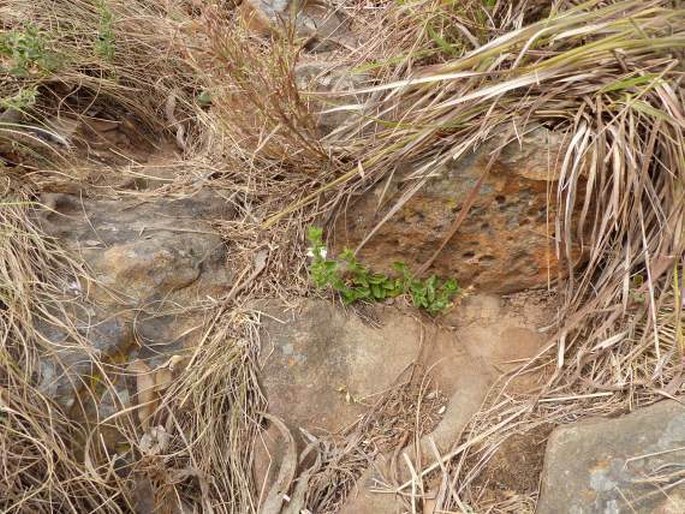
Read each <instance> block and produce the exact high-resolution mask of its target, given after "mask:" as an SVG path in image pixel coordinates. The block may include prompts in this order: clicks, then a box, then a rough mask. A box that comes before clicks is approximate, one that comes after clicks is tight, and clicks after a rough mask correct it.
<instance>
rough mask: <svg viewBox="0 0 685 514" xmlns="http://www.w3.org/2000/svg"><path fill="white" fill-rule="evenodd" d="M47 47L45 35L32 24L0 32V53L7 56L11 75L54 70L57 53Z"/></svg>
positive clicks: (56, 63)
mask: <svg viewBox="0 0 685 514" xmlns="http://www.w3.org/2000/svg"><path fill="white" fill-rule="evenodd" d="M47 47H48V41H47V37H46V35H45V34H44V33H43V32H40V31H39V30H38V29H37V28H36V27H34V26H33V25H27V26H26V27H24V29H23V30H12V31H9V32H5V33H3V34H0V55H1V56H5V57H8V58H9V61H10V63H11V64H10V68H9V72H10V73H12V74H13V75H17V76H24V75H27V74H28V73H29V72H35V71H54V70H55V69H56V68H57V65H58V59H57V55H56V54H55V53H53V52H51V51H49V50H48V49H47Z"/></svg>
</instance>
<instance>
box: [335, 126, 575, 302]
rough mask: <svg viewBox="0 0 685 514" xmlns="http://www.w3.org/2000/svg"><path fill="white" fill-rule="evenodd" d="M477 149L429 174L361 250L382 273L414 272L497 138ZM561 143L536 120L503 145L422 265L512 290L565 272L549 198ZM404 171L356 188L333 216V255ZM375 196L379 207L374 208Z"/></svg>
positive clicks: (371, 221) (385, 201)
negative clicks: (395, 268)
mask: <svg viewBox="0 0 685 514" xmlns="http://www.w3.org/2000/svg"><path fill="white" fill-rule="evenodd" d="M492 139H493V142H492V143H488V144H486V145H483V146H482V147H481V148H480V149H478V150H477V151H475V152H474V153H472V154H470V155H468V156H465V157H463V158H461V159H460V160H458V161H456V162H452V163H450V164H449V165H447V166H445V167H443V168H442V169H438V170H435V171H434V172H432V176H431V178H430V179H429V180H428V182H427V183H426V184H425V186H424V187H423V188H421V189H420V190H419V191H418V192H417V193H416V194H414V195H413V196H412V197H411V199H410V200H409V201H407V202H406V203H405V204H404V205H403V206H402V207H401V209H399V211H398V212H397V213H395V215H394V216H392V217H391V218H390V219H389V220H388V221H387V222H386V223H385V224H383V225H382V226H381V227H380V228H379V229H378V231H377V232H376V233H375V234H374V235H373V236H372V237H371V239H370V240H369V241H368V242H367V243H366V244H364V246H363V247H362V248H361V249H360V250H359V252H358V256H359V258H360V260H361V261H362V262H364V263H365V264H367V265H369V266H370V267H372V268H373V269H375V270H378V271H389V270H391V267H392V264H393V263H394V262H397V261H403V262H406V263H407V264H408V265H409V266H410V268H411V269H413V270H414V271H415V272H416V271H417V270H419V269H420V268H421V266H422V265H423V264H424V263H426V262H427V261H429V260H430V259H431V256H432V255H433V254H434V252H435V251H436V250H437V248H438V247H439V246H440V245H441V243H442V242H443V241H444V240H445V239H446V238H447V236H448V235H449V233H450V228H451V227H452V226H453V224H454V222H455V220H456V219H457V217H458V216H459V215H460V212H461V211H462V208H463V206H464V204H465V203H467V202H468V198H469V195H470V193H471V191H473V190H474V188H476V186H477V184H478V182H479V180H480V179H481V177H482V176H483V174H484V173H485V170H486V167H487V163H488V161H489V159H490V155H491V152H492V150H493V148H494V147H495V145H498V144H501V143H502V142H501V141H498V140H497V138H492ZM566 144H567V142H566V141H564V138H563V136H562V135H560V134H557V133H555V132H552V131H550V130H548V129H546V128H544V127H535V128H534V129H533V130H531V131H529V132H528V133H527V134H526V135H524V136H523V137H522V138H521V139H520V142H519V141H514V142H511V143H509V144H508V145H506V146H505V147H504V148H503V150H502V152H501V154H500V156H499V157H498V158H497V160H496V162H495V164H494V166H493V167H492V169H491V170H490V171H489V173H487V175H486V177H485V178H484V180H483V181H482V183H481V184H480V187H479V188H478V190H477V194H476V196H475V201H474V202H473V204H472V206H471V208H470V209H469V210H468V215H467V216H466V218H465V219H464V221H463V223H462V224H461V225H460V226H459V229H458V231H457V233H456V234H455V235H454V236H453V237H451V238H450V239H449V241H448V242H447V244H446V245H445V247H444V249H443V250H442V252H440V254H439V255H438V256H437V257H436V259H435V260H434V261H433V263H432V265H431V266H430V267H429V268H428V270H427V273H429V274H430V273H436V274H438V275H441V276H445V277H447V276H450V277H456V278H457V279H458V281H459V283H460V285H462V286H471V285H472V286H475V287H476V289H478V290H480V291H484V292H494V293H510V292H514V291H520V290H523V289H527V288H533V287H539V286H545V285H547V284H548V283H549V282H550V281H552V280H555V279H557V278H558V277H559V275H560V274H563V270H564V269H565V266H563V265H562V263H561V262H560V259H559V258H558V256H557V252H556V244H555V226H554V216H555V212H554V205H555V200H556V190H557V181H558V179H559V172H560V167H561V163H562V161H563V156H564V152H565V148H566ZM408 174H409V173H408V172H405V173H404V174H398V176H396V177H395V178H394V179H393V182H392V183H391V184H390V185H389V187H388V184H387V183H385V182H383V183H380V184H378V185H377V186H376V187H375V188H374V189H371V190H370V191H368V192H366V193H364V194H362V195H361V197H360V198H358V200H357V201H356V202H355V203H353V204H351V205H350V206H349V207H348V208H347V210H346V212H345V213H344V214H342V215H340V216H339V218H338V221H337V224H336V226H335V230H334V244H333V246H334V253H337V252H339V251H341V250H342V249H343V248H344V247H350V248H356V247H357V246H358V245H359V244H360V242H362V241H363V240H364V238H365V237H366V236H367V235H368V234H369V233H370V232H371V231H372V230H373V228H374V227H375V226H376V225H377V224H378V223H379V221H381V220H382V219H383V218H384V216H386V214H387V213H388V212H389V210H390V209H392V207H393V206H394V205H395V204H396V202H397V200H398V199H399V198H400V197H401V196H402V194H403V193H404V191H405V190H406V188H407V187H411V186H412V185H413V182H412V181H410V180H407V178H408ZM379 204H380V207H379Z"/></svg>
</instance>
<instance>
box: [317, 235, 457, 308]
mask: <svg viewBox="0 0 685 514" xmlns="http://www.w3.org/2000/svg"><path fill="white" fill-rule="evenodd" d="M308 237H309V243H310V244H311V256H312V264H311V268H310V272H311V276H312V281H313V282H314V285H316V286H317V287H319V288H323V287H331V288H332V289H333V290H334V291H337V292H338V293H340V296H341V297H342V299H343V301H344V302H345V303H348V304H349V303H352V302H355V301H358V300H366V301H371V302H379V301H383V300H385V299H387V298H394V297H396V296H400V295H403V294H408V295H409V296H410V298H411V300H412V303H413V304H414V305H415V306H416V307H417V308H419V309H423V310H425V311H426V312H428V313H429V314H430V315H432V316H435V315H436V314H439V313H440V312H443V311H445V310H446V309H448V308H449V307H451V306H452V300H453V299H454V297H455V296H456V295H457V293H458V292H459V287H458V286H457V282H456V281H455V280H453V279H449V280H445V281H442V280H440V279H439V278H438V277H437V276H435V275H433V276H431V277H429V278H427V279H425V280H419V279H416V278H415V277H413V276H412V274H411V272H410V271H409V268H408V267H407V265H406V264H405V263H402V262H398V263H395V264H394V266H393V267H394V269H395V271H397V276H394V277H391V276H388V275H385V274H383V273H374V272H372V271H371V270H370V269H369V268H368V267H366V266H364V265H363V264H361V263H360V262H359V260H358V259H357V257H356V256H355V255H354V252H353V251H352V250H349V249H345V250H344V251H343V252H342V253H341V254H340V256H339V258H338V259H329V258H327V250H326V247H325V245H324V243H323V231H322V229H321V228H318V227H310V229H309V233H308Z"/></svg>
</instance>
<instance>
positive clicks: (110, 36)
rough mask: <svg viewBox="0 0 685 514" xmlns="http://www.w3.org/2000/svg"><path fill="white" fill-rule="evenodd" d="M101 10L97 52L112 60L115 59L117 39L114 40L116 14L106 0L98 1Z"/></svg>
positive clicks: (107, 59) (96, 43) (96, 45)
mask: <svg viewBox="0 0 685 514" xmlns="http://www.w3.org/2000/svg"><path fill="white" fill-rule="evenodd" d="M98 8H99V10H100V24H99V27H98V38H97V41H96V42H95V53H96V54H97V55H99V56H100V57H102V58H103V59H105V60H106V61H111V60H112V59H114V50H115V45H114V43H115V41H114V29H113V27H112V26H113V23H114V15H113V14H112V11H111V10H110V9H109V7H108V6H107V4H106V3H105V0H100V2H98Z"/></svg>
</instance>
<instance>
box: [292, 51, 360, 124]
mask: <svg viewBox="0 0 685 514" xmlns="http://www.w3.org/2000/svg"><path fill="white" fill-rule="evenodd" d="M370 80H371V78H370V76H369V75H367V74H365V73H359V72H354V71H351V70H349V69H348V68H346V67H344V66H341V65H339V64H336V63H335V62H330V61H325V60H313V61H304V62H301V63H299V64H298V65H297V66H296V67H295V83H296V85H297V88H298V90H299V91H300V94H301V96H302V98H303V99H304V100H305V101H306V102H307V108H308V111H309V112H310V113H312V115H313V116H314V118H315V121H316V127H317V129H318V131H319V134H320V136H322V137H324V136H329V137H330V136H331V134H332V133H333V132H334V131H335V130H336V129H337V128H339V127H343V126H349V125H350V124H351V123H354V122H359V123H361V122H362V121H364V117H363V116H362V109H361V107H362V106H363V104H364V101H365V98H366V95H365V94H361V93H360V94H347V93H351V92H354V91H355V90H357V89H360V88H362V87H363V86H365V85H367V84H368V83H369V82H370ZM321 93H323V95H322V94H321ZM332 93H346V94H344V95H340V96H336V95H335V94H332ZM336 109H339V110H336Z"/></svg>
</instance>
